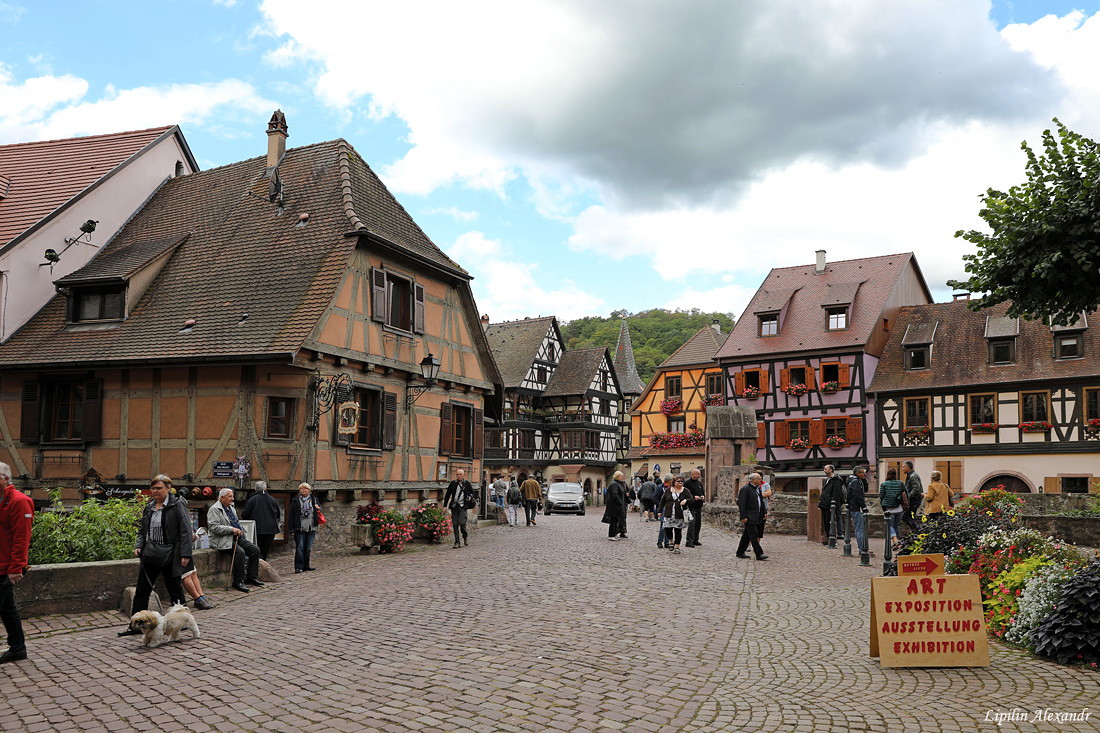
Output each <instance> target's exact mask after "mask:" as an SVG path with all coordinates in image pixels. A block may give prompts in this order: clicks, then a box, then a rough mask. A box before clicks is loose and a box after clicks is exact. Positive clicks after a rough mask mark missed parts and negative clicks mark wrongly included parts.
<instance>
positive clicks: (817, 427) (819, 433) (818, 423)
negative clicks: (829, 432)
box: [810, 420, 825, 445]
mask: <svg viewBox="0 0 1100 733" xmlns="http://www.w3.org/2000/svg"><path fill="white" fill-rule="evenodd" d="M810 442H811V443H812V444H814V445H821V444H822V443H824V442H825V421H824V420H811V421H810Z"/></svg>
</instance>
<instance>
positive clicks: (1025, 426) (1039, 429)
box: [1020, 420, 1050, 433]
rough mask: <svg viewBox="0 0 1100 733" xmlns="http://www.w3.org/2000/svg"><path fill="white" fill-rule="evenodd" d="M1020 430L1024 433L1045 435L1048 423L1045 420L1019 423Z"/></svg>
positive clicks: (1048, 428)
mask: <svg viewBox="0 0 1100 733" xmlns="http://www.w3.org/2000/svg"><path fill="white" fill-rule="evenodd" d="M1020 430H1023V431H1024V432H1025V433H1045V432H1046V431H1048V430H1050V423H1049V422H1047V421H1046V420H1030V421H1028V422H1022V423H1020Z"/></svg>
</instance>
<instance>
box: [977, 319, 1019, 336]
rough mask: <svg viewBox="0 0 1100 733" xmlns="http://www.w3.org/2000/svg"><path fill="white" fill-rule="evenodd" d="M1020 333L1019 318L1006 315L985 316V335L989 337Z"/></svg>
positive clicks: (1017, 334)
mask: <svg viewBox="0 0 1100 733" xmlns="http://www.w3.org/2000/svg"><path fill="white" fill-rule="evenodd" d="M1019 335H1020V319H1019V318H1009V317H1008V316H1007V315H995V316H994V315H991V316H986V317H985V337H986V338H989V339H994V338H1005V337H1007V336H1019Z"/></svg>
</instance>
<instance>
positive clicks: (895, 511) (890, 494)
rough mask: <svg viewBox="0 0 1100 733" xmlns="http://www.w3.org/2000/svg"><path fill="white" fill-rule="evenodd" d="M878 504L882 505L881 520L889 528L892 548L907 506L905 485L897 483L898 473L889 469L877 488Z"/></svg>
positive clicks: (895, 546) (896, 543)
mask: <svg viewBox="0 0 1100 733" xmlns="http://www.w3.org/2000/svg"><path fill="white" fill-rule="evenodd" d="M878 498H879V504H881V505H882V514H883V518H884V519H885V520H886V526H887V527H889V532H890V539H891V541H892V542H893V545H894V548H895V549H897V546H898V532H899V531H900V530H901V514H902V512H903V511H905V506H906V505H908V504H909V497H908V495H907V494H906V493H905V484H903V483H902V482H901V481H898V472H897V471H896V470H894V469H893V468H891V469H890V470H889V471H887V472H886V480H885V481H883V482H882V485H881V486H879V487H878Z"/></svg>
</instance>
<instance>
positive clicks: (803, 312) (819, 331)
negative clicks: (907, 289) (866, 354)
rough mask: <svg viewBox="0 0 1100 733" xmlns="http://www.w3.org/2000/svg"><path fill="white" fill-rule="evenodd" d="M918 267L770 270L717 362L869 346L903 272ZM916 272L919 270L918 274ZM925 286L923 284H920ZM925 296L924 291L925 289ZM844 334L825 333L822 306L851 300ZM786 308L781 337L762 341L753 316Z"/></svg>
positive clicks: (884, 261) (861, 264)
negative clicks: (819, 272) (881, 315)
mask: <svg viewBox="0 0 1100 733" xmlns="http://www.w3.org/2000/svg"><path fill="white" fill-rule="evenodd" d="M910 262H912V263H913V265H914V267H916V261H915V259H914V257H913V255H912V253H905V254H896V255H884V256H881V257H864V258H862V259H858V260H841V261H837V262H832V263H829V264H828V265H826V267H825V272H824V273H823V274H820V275H818V274H816V272H815V269H816V268H815V266H814V265H799V266H797V267H780V268H776V269H773V270H772V271H771V272H769V273H768V276H767V277H766V278H765V279H764V282H763V283H762V284H761V286H760V289H759V290H757V291H756V294H755V295H754V296H753V298H752V300H751V301H749V304H748V306H747V307H746V308H745V312H744V313H743V314H742V316H741V318H739V319H738V320H737V323H736V324H734V327H733V331H731V332H730V335H729V337H728V338H727V339H726V341H725V343H724V344H723V345H722V346H721V348H719V349H718V352H717V353H716V354H715V358H719V359H743V358H747V357H753V356H761V355H765V354H776V353H789V352H798V351H809V350H815V349H842V348H844V349H851V348H859V347H862V346H864V345H866V344H867V341H868V339H869V338H870V336H871V333H872V331H873V330H874V328H875V325H876V324H877V323H878V318H879V314H881V313H882V310H883V307H884V306H885V304H886V301H887V299H888V298H889V297H890V293H891V292H892V291H893V289H894V285H895V284H896V283H897V281H898V279H899V278H900V277H901V275H902V273H903V272H904V270H905V268H906V267H907V266H908V265H909V263H910ZM918 272H919V270H918ZM922 285H923V281H922ZM925 291H926V295H927V287H925ZM852 293H854V300H851V303H852V305H851V308H849V310H848V328H847V330H844V331H827V330H826V329H825V325H826V321H825V310H824V306H826V305H829V304H830V303H840V302H844V301H845V299H849V300H850V299H851V298H852V297H853V296H852ZM784 304H786V305H787V312H786V315H785V316H784V318H783V320H782V323H781V326H780V329H779V335H777V336H771V337H767V338H760V337H759V336H758V335H757V328H758V324H757V318H756V317H755V314H757V313H765V312H769V311H772V312H773V311H776V310H779V309H781V308H782V307H783V306H784Z"/></svg>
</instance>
